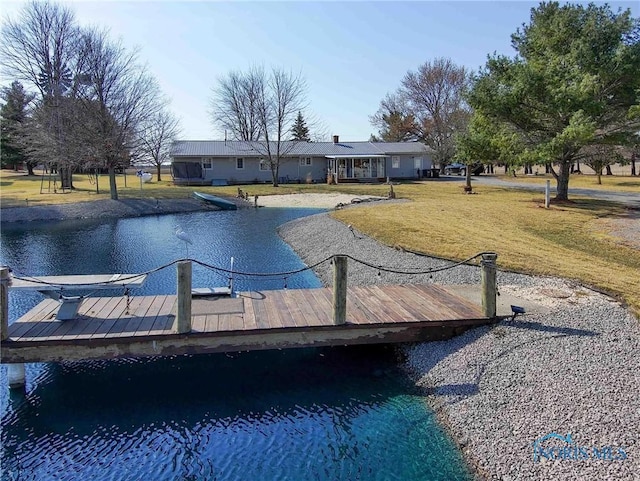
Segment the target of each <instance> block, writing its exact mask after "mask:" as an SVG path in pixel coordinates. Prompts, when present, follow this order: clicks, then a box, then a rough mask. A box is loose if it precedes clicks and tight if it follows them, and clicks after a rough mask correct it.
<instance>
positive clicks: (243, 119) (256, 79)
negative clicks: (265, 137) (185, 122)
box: [211, 67, 266, 140]
mask: <svg viewBox="0 0 640 481" xmlns="http://www.w3.org/2000/svg"><path fill="white" fill-rule="evenodd" d="M265 81H266V79H265V75H264V70H263V69H261V68H258V67H253V68H251V69H250V70H249V71H248V72H246V73H243V72H230V73H229V74H227V75H226V76H225V77H221V78H220V79H219V80H218V85H217V86H216V88H215V89H214V91H213V99H212V102H211V105H212V110H211V115H212V120H213V123H214V124H216V125H219V126H220V127H221V128H222V129H224V130H225V132H226V131H229V133H230V134H231V137H232V138H233V139H234V140H258V139H260V137H261V134H262V126H261V124H260V121H259V120H258V112H257V102H258V99H259V96H260V92H261V91H263V90H264V82H265ZM225 137H226V135H225Z"/></svg>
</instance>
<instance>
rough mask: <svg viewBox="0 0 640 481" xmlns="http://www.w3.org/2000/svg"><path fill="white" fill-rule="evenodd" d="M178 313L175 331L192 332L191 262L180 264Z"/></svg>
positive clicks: (179, 332)
mask: <svg viewBox="0 0 640 481" xmlns="http://www.w3.org/2000/svg"><path fill="white" fill-rule="evenodd" d="M177 279H178V311H177V313H176V319H175V321H174V323H173V331H174V332H176V333H178V334H184V333H186V332H191V261H180V262H178V278H177Z"/></svg>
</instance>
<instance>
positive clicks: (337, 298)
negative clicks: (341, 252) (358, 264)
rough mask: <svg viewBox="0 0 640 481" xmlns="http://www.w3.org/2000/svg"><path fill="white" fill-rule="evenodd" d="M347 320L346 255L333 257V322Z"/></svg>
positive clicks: (338, 322)
mask: <svg viewBox="0 0 640 481" xmlns="http://www.w3.org/2000/svg"><path fill="white" fill-rule="evenodd" d="M345 322H347V257H346V256H334V257H333V323H334V324H336V325H337V324H344V323H345Z"/></svg>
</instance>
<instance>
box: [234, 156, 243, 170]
mask: <svg viewBox="0 0 640 481" xmlns="http://www.w3.org/2000/svg"><path fill="white" fill-rule="evenodd" d="M236 169H237V170H243V169H244V159H243V158H242V157H238V158H236Z"/></svg>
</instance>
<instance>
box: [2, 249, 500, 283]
mask: <svg viewBox="0 0 640 481" xmlns="http://www.w3.org/2000/svg"><path fill="white" fill-rule="evenodd" d="M486 254H495V253H494V252H480V253H478V254H475V255H473V256H471V257H468V258H467V259H464V260H462V261H459V262H455V263H453V264H451V265H447V266H441V267H433V268H430V269H411V270H402V269H395V268H391V267H386V266H382V265H375V264H372V263H370V262H367V261H363V260H361V259H358V258H356V257H353V256H351V255H348V254H344V257H346V258H348V259H351V260H352V261H354V262H357V263H358V264H362V265H364V266H366V267H369V268H371V269H375V270H378V271H381V272H388V273H391V274H404V275H422V274H432V273H435V272H442V271H446V270H448V269H454V268H456V267H458V266H461V265H463V264H469V262H471V261H472V260H474V259H477V258H478V257H481V256H483V255H486ZM334 257H336V256H329V257H326V258H324V259H322V260H321V261H318V262H316V263H315V264H312V265H310V266H305V267H302V268H300V269H295V270H291V271H284V272H243V271H237V270H232V269H225V268H224V267H218V266H214V265H212V264H207V263H206V262H202V261H199V260H197V259H190V258H184V259H176V260H174V261H171V262H169V263H167V264H164V265H161V266H159V267H156V268H154V269H150V270H148V271H146V272H141V273H138V274H125V275H122V276H120V277H119V278H118V279H114V280H108V281H102V282H86V283H82V285H83V286H98V285H101V286H103V285H105V284H117V283H120V282H122V281H128V280H131V279H136V278H139V277H142V276H148V275H150V274H154V273H156V272H159V271H161V270H163V269H166V268H168V267H171V266H173V265H175V264H177V263H179V262H184V261H191V262H194V263H196V264H198V265H200V266H202V267H204V268H207V269H210V270H213V271H217V272H221V273H224V274H230V275H235V276H244V277H285V278H286V277H290V276H292V275H295V274H300V273H302V272H305V271H308V270H313V269H315V268H316V267H318V266H320V265H322V264H324V263H326V262H329V261H331V260H332V259H333V258H334ZM13 278H14V279H18V280H22V281H27V282H33V283H34V284H42V285H45V286H46V285H50V286H60V287H67V286H68V287H70V288H72V287H73V286H74V284H67V285H65V284H60V283H56V282H49V281H46V280H43V279H38V278H37V277H33V276H17V275H14V276H13ZM118 287H120V286H118Z"/></svg>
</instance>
